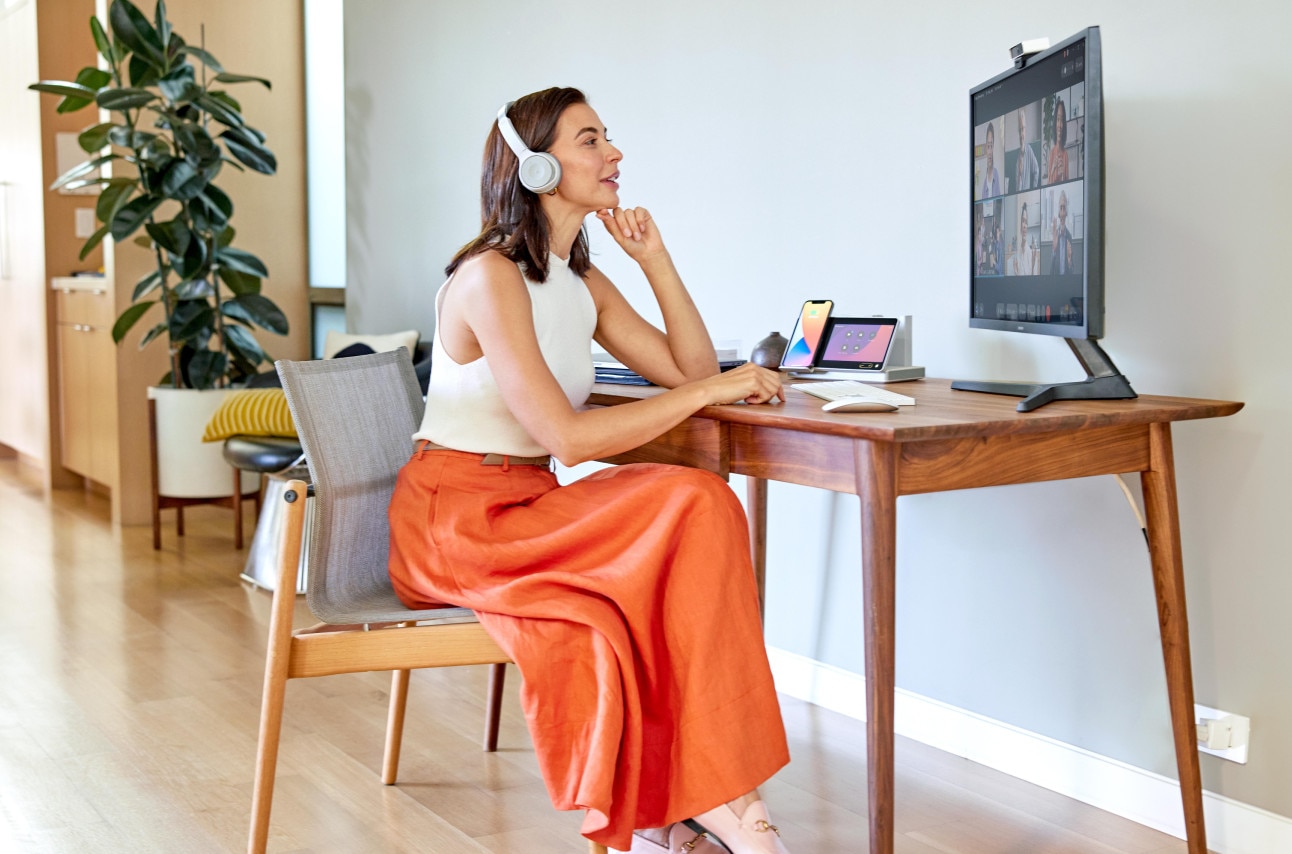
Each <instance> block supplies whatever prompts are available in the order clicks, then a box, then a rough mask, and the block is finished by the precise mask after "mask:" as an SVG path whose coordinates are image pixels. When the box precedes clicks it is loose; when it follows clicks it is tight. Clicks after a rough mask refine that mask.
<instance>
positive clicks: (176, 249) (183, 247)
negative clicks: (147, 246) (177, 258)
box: [144, 217, 193, 255]
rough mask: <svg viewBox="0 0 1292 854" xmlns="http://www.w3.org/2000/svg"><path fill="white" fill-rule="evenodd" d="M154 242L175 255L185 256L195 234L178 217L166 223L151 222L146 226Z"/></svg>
mask: <svg viewBox="0 0 1292 854" xmlns="http://www.w3.org/2000/svg"><path fill="white" fill-rule="evenodd" d="M144 228H145V229H146V230H147V232H148V234H149V236H150V237H152V239H153V242H154V243H156V244H157V245H158V246H160V247H161V248H162V249H165V250H166V251H167V252H171V253H173V254H175V255H183V254H184V253H185V252H187V251H188V244H189V241H191V240H192V239H193V232H192V231H190V230H189V227H188V225H187V224H186V223H185V222H184V220H182V219H180V218H178V217H176V218H175V219H172V220H168V221H166V222H150V223H147V224H145V225H144Z"/></svg>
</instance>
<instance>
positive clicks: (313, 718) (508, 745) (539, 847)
mask: <svg viewBox="0 0 1292 854" xmlns="http://www.w3.org/2000/svg"><path fill="white" fill-rule="evenodd" d="M107 512H108V511H107V504H106V502H105V501H104V500H103V499H102V498H101V497H98V496H92V495H86V494H84V493H81V492H61V493H58V494H56V495H55V497H54V500H53V502H52V505H51V504H47V503H46V502H45V500H44V498H43V496H42V494H41V491H40V489H39V487H38V486H37V484H36V482H35V479H34V477H33V476H32V475H31V474H30V473H29V472H28V471H26V470H23V469H21V467H20V466H19V465H18V464H17V463H16V462H15V461H13V460H12V459H8V460H0V686H3V687H0V851H3V852H9V851H13V852H24V854H26V852H77V854H82V852H112V854H117V852H184V854H198V852H208V851H210V852H225V851H240V850H245V845H246V842H245V840H246V831H247V816H248V808H249V804H250V801H251V771H252V761H253V758H254V755H255V746H256V744H255V743H256V729H257V721H258V714H259V702H260V688H261V679H262V675H263V662H264V647H265V634H266V626H267V619H268V605H269V595H268V594H267V593H265V592H263V591H258V590H253V589H251V588H250V587H249V586H248V585H246V584H243V583H241V582H240V581H239V580H238V573H239V572H240V570H241V568H242V563H243V560H244V559H245V552H237V551H235V550H234V548H233V533H232V521H231V519H230V517H229V511H228V510H224V509H220V508H214V507H199V508H193V509H191V510H189V511H188V514H187V519H188V522H189V525H188V535H187V536H186V537H184V538H183V540H179V539H178V538H177V537H176V535H175V531H174V525H173V521H171V520H170V519H168V520H167V524H168V528H167V530H166V531H165V532H164V535H163V548H162V551H160V552H154V551H153V549H152V547H151V534H150V531H149V530H148V529H146V528H129V529H126V530H124V531H123V532H121V533H119V534H115V535H114V533H113V531H112V528H111V526H110V525H109V524H107V522H106V518H107ZM167 515H168V516H170V515H171V514H167ZM248 524H250V508H248ZM298 621H299V622H300V623H301V624H305V623H310V622H313V620H310V619H309V617H308V614H307V613H306V612H305V610H304V607H303V603H302V604H301V607H300V610H299V611H298ZM509 679H510V683H509V692H508V693H509V696H508V699H507V702H506V705H505V707H504V714H503V723H502V734H501V739H500V745H501V749H500V750H499V751H498V752H497V753H495V754H487V753H483V752H482V751H481V750H480V746H479V738H480V731H481V727H482V724H483V699H484V685H485V673H484V670H483V668H450V669H446V670H440V671H421V672H418V673H416V674H415V675H414V677H413V687H412V692H411V697H410V702H409V717H408V724H407V729H406V736H405V739H404V759H403V763H402V766H401V768H400V779H401V781H402V782H401V783H400V784H399V785H397V786H393V787H386V786H382V785H381V784H380V782H379V780H378V769H379V763H380V760H381V747H382V736H383V728H384V725H385V707H386V698H387V690H388V678H387V677H386V675H384V674H362V675H354V676H333V677H327V678H322V679H314V680H294V681H293V682H292V683H291V684H290V685H289V686H288V690H287V717H286V724H285V727H284V735H283V748H282V754H281V759H280V764H279V777H278V785H277V789H276V797H275V802H274V813H273V829H272V831H271V836H270V850H271V851H275V852H320V854H323V852H327V854H337V852H340V853H341V854H349V852H404V851H409V852H412V851H420V852H446V854H448V852H452V854H460V853H461V852H513V853H514V854H548V852H551V854H557V852H569V853H570V854H576V852H584V851H586V848H585V847H584V846H583V844H582V843H581V839H580V837H579V835H578V827H579V822H580V816H579V815H578V814H575V813H558V812H556V811H554V810H553V809H552V807H551V805H550V803H549V801H548V799H547V795H546V793H545V791H544V789H543V786H542V783H541V781H540V780H539V777H538V771H537V765H536V763H535V760H534V754H533V752H532V750H531V748H530V743H529V738H528V735H527V734H526V731H525V726H524V721H523V719H522V717H521V715H520V712H519V708H518V704H517V700H516V689H517V681H518V680H517V678H516V676H515V672H514V670H513V671H512V672H511V673H510V674H509ZM782 707H783V709H784V714H785V720H786V724H787V726H788V729H789V735H790V747H791V752H792V755H793V762H792V763H791V764H790V765H789V767H787V768H786V769H784V770H783V771H782V772H781V773H780V774H778V775H777V776H776V777H775V778H774V779H773V780H772V781H771V782H769V783H768V784H767V785H766V786H765V787H764V794H765V796H766V797H767V800H768V802H769V803H770V804H771V809H772V811H773V817H774V819H775V820H776V822H777V824H778V825H780V827H781V831H782V834H783V836H784V838H785V841H786V843H787V844H788V846H789V847H790V849H791V850H792V851H794V852H795V854H808V852H861V851H864V850H865V845H866V818H865V815H864V809H865V804H866V781H865V751H864V743H865V735H864V728H863V725H862V724H861V723H859V722H858V721H855V720H852V719H849V718H845V717H843V716H840V715H837V714H833V713H831V712H827V711H824V710H822V709H819V708H817V707H815V706H811V705H808V704H805V703H802V702H799V701H797V700H792V699H789V698H785V697H783V698H782ZM896 795H897V810H896V822H897V834H898V835H897V851H898V852H899V853H900V854H932V852H955V853H956V854H1005V853H1006V852H1009V854H1041V853H1042V852H1045V854H1050V853H1051V852H1052V853H1053V854H1059V852H1065V854H1066V853H1067V852H1071V854H1077V852H1135V854H1149V852H1154V854H1165V852H1184V851H1185V846H1184V843H1183V842H1180V841H1178V840H1175V839H1173V838H1172V837H1170V836H1166V835H1164V834H1161V833H1157V832H1155V831H1152V830H1149V829H1147V828H1144V827H1142V826H1140V825H1136V824H1133V823H1131V822H1129V821H1125V820H1123V819H1120V818H1117V817H1115V816H1112V815H1109V814H1107V813H1104V812H1100V811H1099V810H1096V809H1093V808H1091V807H1088V806H1085V805H1083V804H1079V803H1077V802H1075V801H1072V800H1070V799H1068V798H1064V797H1061V796H1058V795H1055V794H1053V793H1050V792H1047V791H1045V790H1042V789H1039V788H1037V787H1035V786H1031V785H1028V784H1026V783H1022V782H1020V781H1018V780H1015V779H1014V778H1011V777H1007V776H1004V775H1002V774H998V773H996V772H994V771H990V770H988V769H986V768H984V767H982V766H980V765H975V764H973V763H971V762H968V761H966V760H963V759H958V758H956V757H953V756H950V755H948V754H945V753H941V752H939V751H936V750H933V749H931V748H928V747H925V746H923V745H920V744H917V743H914V742H911V741H908V740H905V739H902V738H900V737H899V738H898V739H897V779H896Z"/></svg>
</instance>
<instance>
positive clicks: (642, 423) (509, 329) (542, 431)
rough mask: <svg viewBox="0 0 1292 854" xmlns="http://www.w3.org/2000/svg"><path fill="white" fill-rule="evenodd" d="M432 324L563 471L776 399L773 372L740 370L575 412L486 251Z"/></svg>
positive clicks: (511, 279) (525, 313)
mask: <svg viewBox="0 0 1292 854" xmlns="http://www.w3.org/2000/svg"><path fill="white" fill-rule="evenodd" d="M468 307H469V311H468V310H467V308H468ZM440 325H441V328H440V329H439V330H437V334H440V335H442V336H443V340H442V343H443V345H444V347H445V350H446V351H447V352H448V353H449V354H450V355H451V358H453V359H455V360H457V361H459V362H461V363H465V362H470V361H474V360H475V359H477V358H479V357H480V356H484V357H485V358H487V359H488V360H489V367H490V370H491V371H492V373H493V376H494V380H495V381H496V382H497V383H498V387H499V389H500V391H501V392H502V395H503V399H504V400H505V401H507V406H508V408H509V409H510V410H511V412H512V414H513V415H515V416H516V420H518V421H519V422H520V423H521V426H523V427H524V428H525V430H526V431H527V432H528V433H529V435H530V436H532V437H533V438H534V440H535V441H537V442H538V444H539V445H541V446H542V447H543V448H545V449H546V450H547V451H548V453H550V454H552V455H553V456H555V457H556V458H557V459H558V460H560V461H561V462H562V463H564V464H566V465H574V464H576V463H580V462H585V461H587V460H594V459H598V458H600V457H605V456H610V455H612V454H617V453H622V452H624V451H628V450H631V449H633V448H635V447H638V446H639V445H643V444H645V443H646V442H649V441H650V440H651V439H654V438H655V437H656V436H659V435H660V434H661V433H664V432H665V431H667V430H669V429H670V428H672V427H674V426H676V425H677V424H680V423H681V422H682V421H684V420H685V419H686V418H688V417H689V416H690V415H692V414H693V413H694V412H695V411H696V410H698V409H700V408H701V407H703V406H707V405H709V404H717V403H734V402H736V401H739V400H744V401H746V402H749V403H765V402H767V401H769V400H771V399H772V398H773V397H776V396H778V395H779V394H780V378H779V376H778V375H777V374H776V373H774V372H772V371H766V370H763V369H762V368H759V367H757V366H756V365H746V366H742V367H741V368H738V369H736V370H734V371H728V372H727V373H724V374H715V375H714V376H711V377H708V378H706V379H703V380H699V381H695V382H689V383H686V384H685V385H682V386H680V387H678V388H675V389H672V390H670V391H668V392H665V393H664V394H661V395H658V396H656V397H652V398H649V399H647V400H641V401H636V402H633V403H629V404H624V405H621V406H612V407H605V408H602V409H592V410H587V411H581V410H576V409H575V408H574V407H572V406H571V405H570V402H569V400H568V399H567V398H566V396H565V392H564V391H563V390H562V389H561V387H560V385H559V384H558V383H557V381H556V378H555V377H554V376H552V373H551V371H550V370H548V368H547V364H546V362H545V361H544V360H543V354H542V351H541V350H540V348H539V345H538V337H537V335H536V334H535V332H534V315H533V307H532V305H531V304H530V299H529V290H528V289H527V288H526V286H525V282H524V279H522V278H521V275H520V271H519V270H518V269H517V268H516V265H515V264H513V263H512V262H510V261H508V260H507V259H505V258H503V257H502V256H501V255H498V254H497V253H494V252H486V253H483V254H481V255H478V256H476V257H475V258H472V259H471V260H469V261H467V262H466V263H464V264H463V265H462V266H461V267H460V268H459V269H458V271H457V274H456V275H455V276H454V279H453V284H452V286H451V288H450V289H449V291H448V292H447V293H446V294H445V297H444V303H443V306H442V310H441V324H440ZM710 350H712V346H710Z"/></svg>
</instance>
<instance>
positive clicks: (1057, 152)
mask: <svg viewBox="0 0 1292 854" xmlns="http://www.w3.org/2000/svg"><path fill="white" fill-rule="evenodd" d="M1054 100H1055V104H1054V145H1052V146H1050V156H1049V159H1048V161H1047V162H1046V165H1045V183H1047V184H1057V183H1059V182H1060V181H1066V180H1068V149H1067V144H1068V109H1067V107H1065V106H1063V99H1062V98H1055V99H1054Z"/></svg>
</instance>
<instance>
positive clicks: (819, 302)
mask: <svg viewBox="0 0 1292 854" xmlns="http://www.w3.org/2000/svg"><path fill="white" fill-rule="evenodd" d="M833 309H834V300H829V299H810V300H808V301H807V302H805V303H803V308H802V309H801V310H800V311H799V319H798V321H796V322H795V324H794V332H793V333H792V334H791V335H790V343H789V345H788V346H787V347H786V348H785V355H784V356H783V357H782V358H781V370H782V371H806V370H808V369H810V368H812V367H813V366H814V365H815V364H816V354H817V350H819V349H820V348H821V336H822V333H823V332H825V322H826V320H827V319H828V318H829V317H830V312H831V311H832V310H833Z"/></svg>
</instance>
